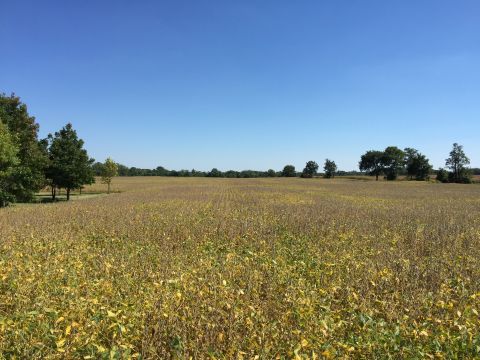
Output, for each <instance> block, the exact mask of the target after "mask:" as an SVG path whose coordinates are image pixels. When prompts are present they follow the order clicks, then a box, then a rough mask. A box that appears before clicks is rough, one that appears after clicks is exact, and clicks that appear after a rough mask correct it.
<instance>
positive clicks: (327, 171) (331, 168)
mask: <svg viewBox="0 0 480 360" xmlns="http://www.w3.org/2000/svg"><path fill="white" fill-rule="evenodd" d="M323 172H324V174H323V177H325V178H327V179H330V178H334V177H335V173H336V172H337V164H335V161H333V160H330V159H326V160H325V165H324V166H323Z"/></svg>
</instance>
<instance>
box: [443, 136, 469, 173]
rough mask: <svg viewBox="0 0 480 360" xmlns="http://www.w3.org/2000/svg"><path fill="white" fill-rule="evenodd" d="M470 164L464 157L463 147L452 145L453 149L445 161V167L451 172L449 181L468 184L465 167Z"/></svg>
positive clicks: (465, 156)
mask: <svg viewBox="0 0 480 360" xmlns="http://www.w3.org/2000/svg"><path fill="white" fill-rule="evenodd" d="M469 164H470V159H469V158H468V157H467V155H465V152H464V151H463V146H462V145H458V144H457V143H454V144H453V149H452V151H450V157H449V158H448V159H446V160H445V165H446V166H447V167H448V168H449V169H450V170H451V176H450V178H451V180H452V181H453V182H468V181H466V180H468V179H469V173H468V169H467V168H466V166H467V165H469Z"/></svg>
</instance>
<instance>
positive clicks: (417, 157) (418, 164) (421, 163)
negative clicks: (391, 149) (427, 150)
mask: <svg viewBox="0 0 480 360" xmlns="http://www.w3.org/2000/svg"><path fill="white" fill-rule="evenodd" d="M403 152H404V154H405V167H406V170H407V175H408V176H409V177H410V179H415V180H427V179H428V178H429V176H430V173H431V172H432V165H430V162H429V161H428V159H427V157H426V156H425V155H423V154H421V153H420V152H419V151H418V150H416V149H412V148H405V149H404V150H403Z"/></svg>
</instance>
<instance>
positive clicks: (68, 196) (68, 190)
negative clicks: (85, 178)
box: [67, 188, 70, 201]
mask: <svg viewBox="0 0 480 360" xmlns="http://www.w3.org/2000/svg"><path fill="white" fill-rule="evenodd" d="M68 200H70V188H67V201H68Z"/></svg>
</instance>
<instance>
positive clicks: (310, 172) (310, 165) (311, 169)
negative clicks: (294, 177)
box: [302, 160, 318, 178]
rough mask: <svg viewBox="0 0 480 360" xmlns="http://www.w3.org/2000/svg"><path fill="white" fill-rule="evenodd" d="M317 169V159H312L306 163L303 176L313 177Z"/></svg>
mask: <svg viewBox="0 0 480 360" xmlns="http://www.w3.org/2000/svg"><path fill="white" fill-rule="evenodd" d="M317 170H318V164H317V163H316V162H315V161H312V160H310V161H308V162H307V163H306V164H305V168H304V169H303V172H302V177H304V178H312V177H313V176H314V175H315V174H316V173H317Z"/></svg>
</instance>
